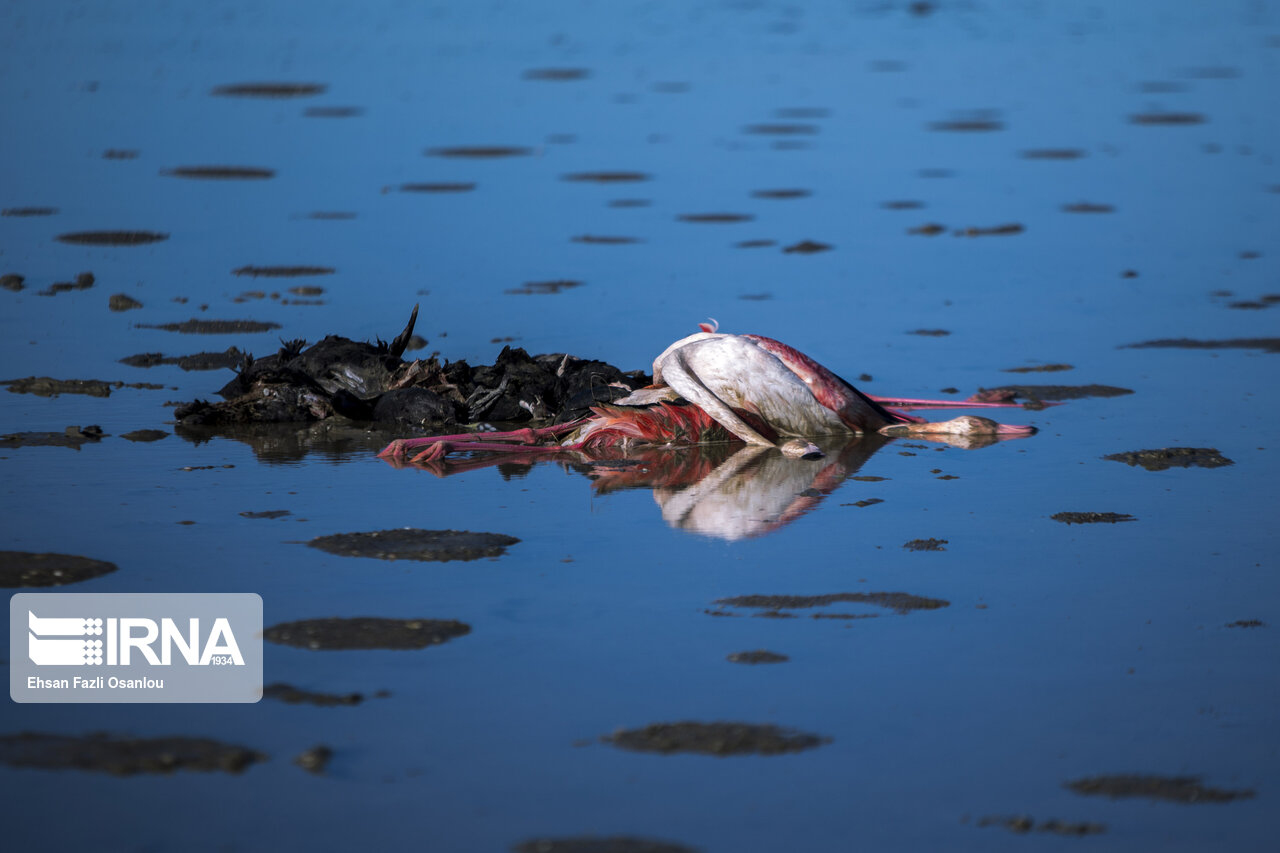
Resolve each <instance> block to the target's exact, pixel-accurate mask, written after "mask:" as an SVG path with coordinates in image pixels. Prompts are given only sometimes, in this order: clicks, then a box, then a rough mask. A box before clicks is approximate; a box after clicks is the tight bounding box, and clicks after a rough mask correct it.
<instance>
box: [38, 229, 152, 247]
mask: <svg viewBox="0 0 1280 853" xmlns="http://www.w3.org/2000/svg"><path fill="white" fill-rule="evenodd" d="M54 239H55V240H57V241H58V242H59V243H71V244H72V245H77V246H145V245H146V244H148V243H159V242H161V241H162V240H168V239H169V235H168V234H164V233H161V232H159V231H73V232H71V233H70V234H59V235H58V236H57V237H55V238H54Z"/></svg>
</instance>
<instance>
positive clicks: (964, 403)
mask: <svg viewBox="0 0 1280 853" xmlns="http://www.w3.org/2000/svg"><path fill="white" fill-rule="evenodd" d="M867 396H868V397H870V398H871V399H872V400H875V401H876V402H877V403H879V404H880V405H882V406H892V407H894V408H901V409H1009V408H1013V409H1021V408H1022V404H1021V403H975V402H972V401H969V400H922V399H918V398H913V397H877V396H875V395H874V394H868V395H867ZM1045 405H1046V406H1050V405H1052V406H1056V405H1059V404H1058V403H1045Z"/></svg>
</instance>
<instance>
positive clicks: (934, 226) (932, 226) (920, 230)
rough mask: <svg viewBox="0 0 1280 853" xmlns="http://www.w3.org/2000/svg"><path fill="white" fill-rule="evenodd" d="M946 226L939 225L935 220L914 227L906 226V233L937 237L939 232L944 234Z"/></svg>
mask: <svg viewBox="0 0 1280 853" xmlns="http://www.w3.org/2000/svg"><path fill="white" fill-rule="evenodd" d="M946 230H947V226H945V225H939V224H938V223H936V222H926V223H925V224H924V225H917V226H916V227H914V228H908V229H907V233H908V234H912V235H916V236H920V237H937V236H938V235H939V234H945V233H946Z"/></svg>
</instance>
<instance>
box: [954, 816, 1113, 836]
mask: <svg viewBox="0 0 1280 853" xmlns="http://www.w3.org/2000/svg"><path fill="white" fill-rule="evenodd" d="M977 825H978V826H981V827H987V826H999V827H1003V828H1004V829H1007V830H1009V831H1010V832H1016V833H1018V834H1022V833H1027V832H1051V833H1053V834H1055V835H1101V834H1102V833H1104V832H1106V831H1107V827H1106V825H1105V824H1101V823H1087V822H1078V823H1077V822H1072V821H1065V820H1057V819H1056V818H1049V819H1048V820H1042V821H1039V822H1037V821H1036V820H1035V818H1033V817H1031V816H1029V815H1015V816H1012V817H1001V816H993V815H988V816H987V817H980V818H978V822H977Z"/></svg>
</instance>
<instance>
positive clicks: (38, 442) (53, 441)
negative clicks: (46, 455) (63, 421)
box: [0, 424, 103, 450]
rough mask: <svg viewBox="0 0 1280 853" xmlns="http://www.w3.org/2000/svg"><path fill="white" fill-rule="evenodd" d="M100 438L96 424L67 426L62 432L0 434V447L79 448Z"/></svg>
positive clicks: (99, 428) (98, 427) (100, 430)
mask: <svg viewBox="0 0 1280 853" xmlns="http://www.w3.org/2000/svg"><path fill="white" fill-rule="evenodd" d="M102 438H103V432H102V427H100V426H97V425H96V424H91V425H89V426H86V427H78V426H69V427H67V428H66V429H65V430H63V431H62V432H14V433H10V434H9V435H0V448H11V447H70V448H71V449H72V450H79V449H80V448H81V446H83V445H85V444H95V443H97V442H99V441H101V440H102Z"/></svg>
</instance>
